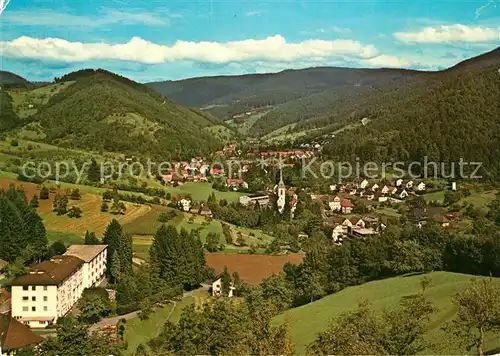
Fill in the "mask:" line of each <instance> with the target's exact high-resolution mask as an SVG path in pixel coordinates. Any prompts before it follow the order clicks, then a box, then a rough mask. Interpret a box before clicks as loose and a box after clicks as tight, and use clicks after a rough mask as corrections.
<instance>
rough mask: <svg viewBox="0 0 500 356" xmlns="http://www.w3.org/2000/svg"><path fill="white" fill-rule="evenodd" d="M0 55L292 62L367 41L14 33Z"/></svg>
mask: <svg viewBox="0 0 500 356" xmlns="http://www.w3.org/2000/svg"><path fill="white" fill-rule="evenodd" d="M0 52H1V53H2V56H4V57H9V58H30V59H40V60H51V61H62V62H84V61H91V60H121V61H134V62H139V63H146V64H159V63H165V62H174V61H183V60H191V61H198V62H207V63H218V64H224V63H230V62H246V61H258V60H261V61H268V62H294V61H328V60H333V59H339V58H342V59H346V60H353V59H369V58H372V57H375V56H376V55H377V50H376V48H375V47H374V46H373V45H364V44H362V43H360V42H357V41H352V40H334V41H324V40H307V41H303V42H296V43H289V42H287V41H286V40H285V38H283V37H282V36H280V35H275V36H271V37H267V38H265V39H262V40H256V39H248V40H243V41H234V42H186V41H177V42H175V43H174V44H173V45H172V46H166V45H159V44H155V43H152V42H148V41H146V40H144V39H142V38H139V37H133V38H132V39H131V40H130V41H129V42H127V43H123V44H107V43H82V42H70V41H66V40H64V39H59V38H45V39H38V38H32V37H25V36H23V37H19V38H17V39H15V40H12V41H3V42H0Z"/></svg>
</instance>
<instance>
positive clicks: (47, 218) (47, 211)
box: [38, 194, 151, 235]
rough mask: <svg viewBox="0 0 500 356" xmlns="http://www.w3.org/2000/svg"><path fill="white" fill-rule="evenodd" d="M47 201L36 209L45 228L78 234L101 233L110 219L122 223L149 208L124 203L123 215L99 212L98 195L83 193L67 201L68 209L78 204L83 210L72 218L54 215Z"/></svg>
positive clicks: (99, 199)
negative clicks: (79, 196)
mask: <svg viewBox="0 0 500 356" xmlns="http://www.w3.org/2000/svg"><path fill="white" fill-rule="evenodd" d="M47 202H48V203H49V204H47V205H48V207H46V206H45V205H42V204H40V208H39V209H38V210H39V213H40V216H41V217H42V218H43V221H44V224H45V226H46V228H47V230H48V231H54V232H62V233H66V234H79V235H83V234H85V232H86V231H87V230H88V231H92V232H95V233H96V234H98V235H102V233H103V232H104V230H105V229H106V227H107V226H108V225H109V223H110V222H111V220H113V219H116V220H118V221H119V222H120V224H122V225H124V224H126V223H128V222H130V221H133V220H135V219H137V218H138V217H140V216H141V215H143V214H146V213H147V212H148V211H149V210H150V209H151V207H149V206H148V205H140V204H132V203H125V206H126V207H127V211H126V213H125V214H124V215H114V214H111V213H108V212H101V198H100V197H99V196H97V195H93V194H84V195H83V196H82V199H81V200H70V201H69V204H68V209H69V208H70V207H71V206H78V207H79V208H80V209H82V212H83V213H82V217H81V218H79V219H74V218H70V217H68V216H67V215H63V216H58V215H56V214H55V213H54V212H53V211H52V206H51V204H52V202H51V201H47ZM43 203H45V202H43Z"/></svg>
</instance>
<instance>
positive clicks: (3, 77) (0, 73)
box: [0, 70, 31, 86]
mask: <svg viewBox="0 0 500 356" xmlns="http://www.w3.org/2000/svg"><path fill="white" fill-rule="evenodd" d="M0 85H7V86H14V85H18V86H30V85H31V83H30V82H29V81H27V80H26V79H24V78H23V77H21V76H19V75H17V74H15V73H11V72H7V71H4V70H0Z"/></svg>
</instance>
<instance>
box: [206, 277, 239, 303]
mask: <svg viewBox="0 0 500 356" xmlns="http://www.w3.org/2000/svg"><path fill="white" fill-rule="evenodd" d="M235 289H236V288H235V287H234V286H233V284H232V282H231V286H229V293H228V298H231V297H233V295H234V290H235ZM221 295H222V278H220V277H219V278H217V279H216V280H215V281H214V282H213V283H212V296H214V297H218V296H221Z"/></svg>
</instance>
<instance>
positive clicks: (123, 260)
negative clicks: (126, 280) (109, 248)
mask: <svg viewBox="0 0 500 356" xmlns="http://www.w3.org/2000/svg"><path fill="white" fill-rule="evenodd" d="M118 255H119V256H120V267H121V268H120V270H121V274H122V276H123V275H130V274H132V257H133V253H132V235H130V234H129V233H126V232H123V233H122V234H121V235H120V241H119V245H118Z"/></svg>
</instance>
